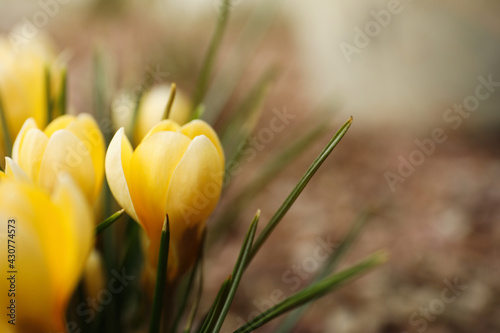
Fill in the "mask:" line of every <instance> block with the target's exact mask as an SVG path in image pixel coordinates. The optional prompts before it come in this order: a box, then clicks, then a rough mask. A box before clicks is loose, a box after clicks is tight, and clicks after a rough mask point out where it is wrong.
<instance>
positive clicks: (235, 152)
mask: <svg viewBox="0 0 500 333" xmlns="http://www.w3.org/2000/svg"><path fill="white" fill-rule="evenodd" d="M276 76H277V69H276V68H275V67H271V68H270V69H268V70H266V71H265V72H264V73H263V74H262V76H261V77H260V78H259V80H257V82H255V84H254V85H253V86H252V88H251V89H250V91H249V92H248V94H247V96H246V97H245V98H244V99H243V101H242V102H241V104H239V105H237V106H236V107H235V108H234V110H235V112H233V115H232V116H231V117H230V118H229V119H228V121H227V122H226V124H225V125H224V126H223V129H222V130H221V131H219V132H221V133H222V134H221V142H222V145H223V146H224V150H225V151H226V152H229V153H227V155H229V156H230V158H228V161H227V165H231V164H232V162H233V161H237V160H239V158H240V157H241V153H242V151H243V149H238V148H241V147H242V146H244V145H245V144H244V142H246V141H247V140H248V139H249V138H250V135H251V134H252V132H253V131H254V129H255V126H256V125H257V122H258V120H259V118H260V114H261V111H262V104H263V102H264V99H265V97H266V95H267V92H268V90H269V86H270V85H271V82H272V81H273V80H274V79H275V77H276Z"/></svg>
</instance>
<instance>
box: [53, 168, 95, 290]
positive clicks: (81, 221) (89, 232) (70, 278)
mask: <svg viewBox="0 0 500 333" xmlns="http://www.w3.org/2000/svg"><path fill="white" fill-rule="evenodd" d="M52 202H53V203H54V204H56V205H57V206H59V207H60V208H61V210H62V214H63V216H64V220H65V222H64V225H63V226H58V233H59V237H60V238H61V241H59V244H58V245H57V246H63V248H64V249H65V251H66V252H68V253H67V254H66V255H67V261H66V262H63V261H62V260H60V261H59V266H58V269H59V272H58V277H60V278H61V279H63V281H61V283H64V286H68V287H71V288H72V286H74V285H75V284H76V283H77V282H78V278H79V276H78V273H80V272H82V271H83V267H84V265H85V262H86V258H87V257H88V255H89V254H90V251H91V249H92V246H93V232H94V226H93V220H92V216H91V214H89V213H90V211H91V210H90V207H89V205H88V203H87V199H86V198H85V197H84V196H83V194H82V192H81V191H80V189H79V188H78V186H77V185H76V184H75V182H74V181H73V179H72V178H71V176H70V175H69V174H66V173H62V174H59V176H58V180H57V183H56V187H55V189H54V193H53V195H52ZM73 239H78V243H76V242H74V241H71V240H73ZM53 246H54V245H53ZM66 292H67V293H68V294H69V293H70V292H71V290H67V291H63V294H66Z"/></svg>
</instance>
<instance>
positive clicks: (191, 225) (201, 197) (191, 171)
mask: <svg viewBox="0 0 500 333" xmlns="http://www.w3.org/2000/svg"><path fill="white" fill-rule="evenodd" d="M222 174H223V169H222V163H221V161H220V157H219V153H218V152H217V149H216V148H215V146H214V145H213V143H212V142H211V141H210V140H209V139H208V138H207V137H206V136H204V135H201V136H197V137H196V138H195V139H194V140H193V141H192V142H191V144H190V145H189V147H188V149H187V151H186V153H185V154H184V156H183V157H182V159H181V160H180V162H179V164H178V165H177V167H176V169H175V171H174V173H173V175H172V178H171V179H170V185H169V189H168V195H167V199H166V211H167V214H168V215H169V218H170V221H171V223H170V232H171V239H172V244H173V246H172V247H171V249H173V250H172V260H173V263H177V265H174V267H175V268H174V269H172V270H171V272H169V275H171V276H175V275H177V272H179V271H180V272H184V271H186V270H187V269H188V268H189V267H190V266H191V265H192V264H193V263H194V261H195V259H196V255H197V253H198V246H199V244H200V237H201V231H202V230H203V227H204V223H205V221H206V220H207V218H208V217H209V215H210V214H211V213H212V211H213V210H214V208H215V206H216V205H217V202H218V201H219V196H220V192H221V187H222ZM152 243H153V241H152ZM155 245H156V244H155ZM155 245H153V246H152V247H151V249H152V251H153V252H155V251H156V252H157V251H158V250H159V249H158V248H157V246H155ZM177 250H178V251H177ZM151 256H152V258H153V260H155V259H156V258H157V256H155V255H154V253H151Z"/></svg>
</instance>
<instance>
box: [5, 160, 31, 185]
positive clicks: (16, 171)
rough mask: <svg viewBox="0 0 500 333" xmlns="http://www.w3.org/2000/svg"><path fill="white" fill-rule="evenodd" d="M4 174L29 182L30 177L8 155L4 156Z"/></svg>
mask: <svg viewBox="0 0 500 333" xmlns="http://www.w3.org/2000/svg"><path fill="white" fill-rule="evenodd" d="M5 175H6V176H8V177H11V178H13V179H17V180H21V181H24V182H28V183H31V179H30V178H29V177H28V175H27V174H26V172H24V170H23V169H21V167H20V166H19V165H18V164H17V163H16V162H15V161H13V160H12V159H10V158H9V157H6V158H5Z"/></svg>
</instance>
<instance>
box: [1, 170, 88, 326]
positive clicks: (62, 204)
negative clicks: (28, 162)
mask: <svg viewBox="0 0 500 333" xmlns="http://www.w3.org/2000/svg"><path fill="white" fill-rule="evenodd" d="M11 163H14V162H11ZM1 179H2V180H1V182H0V230H1V232H0V248H1V249H2V251H1V252H0V257H1V260H0V270H1V271H2V272H3V273H6V274H8V276H7V277H8V278H9V279H7V277H5V276H3V277H2V279H0V290H2V292H1V293H0V303H1V304H3V305H4V306H5V307H7V306H10V304H14V308H15V309H13V310H10V309H9V310H8V311H9V314H15V326H14V325H11V324H9V323H8V320H11V319H14V318H13V316H8V317H7V316H5V313H4V315H3V318H2V320H1V321H0V332H19V333H25V332H32V333H42V332H43V333H45V332H64V326H65V325H64V322H65V320H64V318H65V312H66V307H67V305H68V301H69V299H70V296H71V294H72V293H73V290H74V288H75V287H76V285H77V283H78V281H79V278H80V275H81V273H82V271H83V267H84V265H85V262H86V259H87V256H88V254H89V252H90V250H91V248H92V246H93V243H94V222H93V218H92V212H91V209H90V207H89V205H88V203H87V200H86V199H85V197H84V196H83V194H82V193H81V191H80V189H79V188H78V186H77V185H76V184H75V183H74V181H73V180H72V179H71V177H70V176H68V175H67V174H61V175H60V177H59V179H58V181H57V183H56V185H55V188H54V191H53V193H52V194H51V195H49V194H48V193H47V192H46V191H45V190H43V189H41V188H40V187H38V186H35V185H33V184H31V183H29V182H25V181H20V180H17V179H13V178H11V177H8V176H5V175H3V176H2V177H1ZM9 245H10V246H9ZM9 254H10V255H13V257H10V256H9ZM7 272H11V273H7ZM9 290H11V291H10V292H9ZM2 307H3V306H2ZM5 307H3V309H4V312H5V309H6V308H5Z"/></svg>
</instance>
